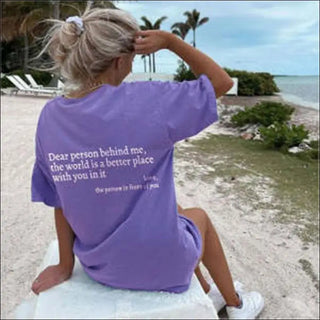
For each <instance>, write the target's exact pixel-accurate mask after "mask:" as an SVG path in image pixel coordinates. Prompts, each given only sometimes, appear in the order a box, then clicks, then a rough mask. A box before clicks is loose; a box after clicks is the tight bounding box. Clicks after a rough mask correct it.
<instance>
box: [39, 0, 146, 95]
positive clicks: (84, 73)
mask: <svg viewBox="0 0 320 320" xmlns="http://www.w3.org/2000/svg"><path fill="white" fill-rule="evenodd" d="M80 17H81V19H82V22H83V29H84V30H83V32H81V33H80V32H79V27H78V26H77V24H76V23H74V22H66V21H62V20H57V19H46V20H45V21H49V22H53V23H54V25H53V26H52V27H51V28H50V29H49V31H48V33H47V35H46V36H45V37H44V38H43V43H44V48H43V49H42V50H41V52H40V53H39V55H38V56H37V57H35V58H34V59H38V58H39V57H40V56H41V55H42V54H43V53H45V52H48V54H49V56H50V57H51V58H52V60H53V67H51V68H46V69H37V70H42V71H52V72H53V73H55V74H57V75H61V76H62V77H63V78H64V81H65V87H64V91H65V92H67V93H68V92H70V91H71V90H76V89H79V88H81V87H83V85H84V84H85V83H87V82H88V79H89V80H93V79H94V78H96V76H98V75H100V74H101V73H102V72H104V71H106V70H107V69H108V68H109V67H110V66H111V64H112V62H113V60H114V59H115V58H116V57H119V56H122V55H125V54H128V53H132V52H133V51H134V46H133V38H134V33H135V32H136V31H138V30H140V27H139V25H138V22H137V21H136V19H135V18H134V17H133V16H131V15H130V14H129V13H128V12H126V11H124V10H120V9H109V8H92V9H90V6H88V7H87V8H86V9H85V11H84V13H83V14H82V15H80ZM34 59H33V60H34Z"/></svg>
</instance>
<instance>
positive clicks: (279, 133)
mask: <svg viewBox="0 0 320 320" xmlns="http://www.w3.org/2000/svg"><path fill="white" fill-rule="evenodd" d="M259 131H260V134H261V136H262V138H263V140H264V143H265V144H266V145H267V146H268V147H270V148H274V149H280V148H281V149H286V150H287V149H288V148H291V147H294V146H298V145H299V144H300V143H301V142H302V141H303V139H306V138H307V137H308V135H309V131H308V130H305V128H304V125H303V124H302V125H299V126H296V125H292V127H289V126H288V125H286V124H283V123H282V124H281V123H275V124H274V125H273V126H272V127H269V128H265V127H261V128H260V129H259Z"/></svg>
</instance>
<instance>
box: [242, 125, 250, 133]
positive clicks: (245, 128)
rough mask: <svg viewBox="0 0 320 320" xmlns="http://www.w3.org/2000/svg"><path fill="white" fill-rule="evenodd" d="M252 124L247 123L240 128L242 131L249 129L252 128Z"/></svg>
mask: <svg viewBox="0 0 320 320" xmlns="http://www.w3.org/2000/svg"><path fill="white" fill-rule="evenodd" d="M250 126H251V125H250V124H246V125H244V126H243V127H241V128H240V131H247V130H248V129H249V128H250Z"/></svg>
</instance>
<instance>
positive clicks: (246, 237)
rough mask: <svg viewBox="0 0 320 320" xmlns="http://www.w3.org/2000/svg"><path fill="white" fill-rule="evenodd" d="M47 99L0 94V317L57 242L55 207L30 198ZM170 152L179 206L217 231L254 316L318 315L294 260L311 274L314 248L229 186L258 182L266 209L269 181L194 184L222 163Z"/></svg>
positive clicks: (182, 146)
mask: <svg viewBox="0 0 320 320" xmlns="http://www.w3.org/2000/svg"><path fill="white" fill-rule="evenodd" d="M48 99H49V98H48V97H43V98H34V97H29V96H28V97H27V96H25V97H23V96H17V97H16V96H1V129H2V132H1V143H2V144H1V147H2V157H1V161H2V163H1V174H2V175H1V176H2V179H1V192H2V206H1V222H2V224H1V227H2V230H1V235H2V238H1V244H2V245H1V257H2V263H1V267H2V269H1V279H2V288H1V296H2V299H1V319H10V318H13V310H14V308H15V307H16V306H17V305H18V304H19V303H20V302H21V301H22V299H24V298H25V297H27V296H31V295H33V293H32V292H31V291H30V287H31V283H32V281H33V279H34V278H35V277H36V275H37V274H36V270H37V267H38V266H39V264H40V263H41V261H42V259H43V256H44V253H45V251H46V249H47V246H48V244H49V243H50V242H51V240H53V239H55V238H56V233H55V227H54V212H53V209H52V208H50V207H47V206H45V205H44V204H41V203H32V202H31V201H30V181H31V172H32V166H33V162H34V134H35V129H36V123H37V119H38V115H39V112H40V111H41V109H42V107H43V106H44V104H45V102H46V101H47V100H48ZM233 99H236V98H233ZM234 102H237V103H238V104H240V102H239V100H238V101H237V100H233V101H232V103H231V102H230V103H231V104H237V103H234ZM224 103H225V102H224ZM299 110H300V112H301V114H303V115H304V116H305V117H307V118H308V116H307V114H309V115H310V117H309V118H308V119H307V120H308V121H310V123H313V121H314V117H315V115H318V112H317V111H314V110H311V111H310V110H308V112H309V113H306V112H305V110H304V109H299ZM216 127H217V125H212V126H210V127H208V128H207V129H206V130H204V131H203V132H201V133H200V134H199V135H197V136H196V137H193V138H191V139H200V138H205V136H206V133H207V132H218V133H219V130H217V129H216ZM315 129H317V128H315ZM176 150H177V152H178V153H179V154H185V156H182V157H177V158H175V183H176V191H177V198H178V203H179V204H180V205H181V206H182V207H184V208H187V207H201V208H203V209H204V210H206V211H207V213H208V214H209V216H210V218H211V220H212V222H213V223H214V225H215V227H216V229H217V230H218V232H219V234H220V237H221V241H222V243H223V246H224V248H225V253H226V256H227V258H228V261H229V264H230V269H231V271H232V274H233V276H234V278H235V279H238V280H240V281H241V282H242V283H244V285H245V288H246V289H248V290H257V291H260V292H261V293H262V294H263V296H264V298H265V309H264V311H263V313H262V314H261V316H260V318H288V319H289V318H291V319H298V318H309V319H315V318H319V310H318V308H319V298H318V294H319V292H318V290H317V289H316V288H315V286H314V283H313V282H312V280H311V278H310V276H308V275H307V274H306V273H305V271H303V269H302V267H301V264H300V263H299V259H305V260H308V261H310V262H311V265H312V268H313V270H318V267H319V264H318V258H319V253H318V252H319V251H318V249H319V248H318V246H317V245H311V244H310V245H309V246H308V247H307V249H306V246H305V245H304V244H303V243H302V241H301V240H300V239H299V238H298V237H297V236H295V235H294V233H293V229H294V227H295V226H294V225H283V224H275V223H274V222H273V221H272V217H273V215H274V214H276V212H273V211H272V210H271V209H270V210H267V209H264V210H259V211H256V210H254V207H255V203H254V202H248V201H246V199H244V198H243V196H242V195H241V194H237V193H235V192H232V190H233V183H238V184H241V185H243V186H244V187H246V188H250V187H251V186H252V185H254V184H255V183H256V182H258V183H259V186H260V187H259V188H252V192H254V193H255V194H256V197H255V199H256V201H257V202H263V203H266V204H268V203H272V202H276V201H277V195H276V194H274V192H273V182H272V181H271V180H270V179H268V178H267V177H263V176H261V175H259V174H257V173H254V172H248V175H247V176H245V177H243V178H241V179H240V180H237V182H231V181H226V180H223V179H221V178H217V179H215V180H214V183H211V184H208V183H206V182H205V181H203V180H202V179H200V175H201V172H203V171H208V170H211V171H213V170H214V167H215V166H218V165H219V161H220V162H221V161H224V159H219V158H215V157H214V155H213V156H212V166H211V167H206V166H199V165H198V164H197V162H196V161H195V160H192V159H191V158H190V155H188V152H189V151H188V150H189V144H188V142H185V141H181V142H179V143H178V144H177V145H176ZM190 172H191V173H192V174H193V176H194V178H193V179H192V181H191V180H190V179H189V177H188V173H190ZM201 268H202V270H203V271H204V273H205V276H206V277H208V276H209V275H208V273H207V272H206V269H204V267H203V266H201ZM222 316H223V315H222Z"/></svg>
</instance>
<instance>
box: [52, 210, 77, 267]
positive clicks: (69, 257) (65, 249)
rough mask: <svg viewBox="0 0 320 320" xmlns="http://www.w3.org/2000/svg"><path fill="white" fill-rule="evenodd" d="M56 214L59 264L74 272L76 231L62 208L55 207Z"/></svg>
mask: <svg viewBox="0 0 320 320" xmlns="http://www.w3.org/2000/svg"><path fill="white" fill-rule="evenodd" d="M54 216H55V221H56V231H57V236H58V242H59V259H60V260H59V264H60V265H61V266H63V267H64V268H66V269H68V270H70V271H71V272H72V270H73V266H74V253H73V242H74V232H73V230H72V229H71V227H70V225H69V223H68V221H67V220H66V218H65V216H64V215H63V211H62V209H61V208H55V209H54Z"/></svg>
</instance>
